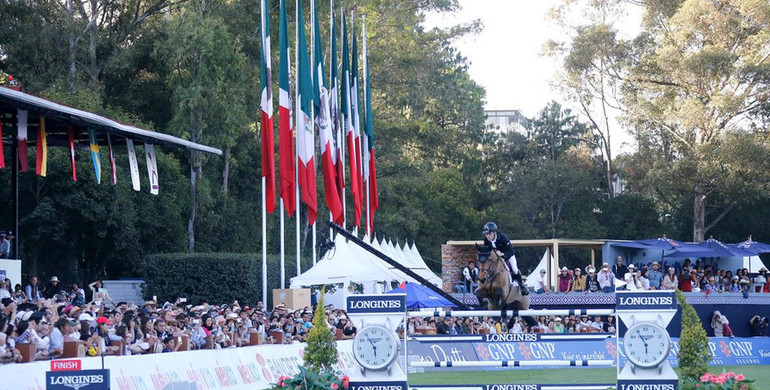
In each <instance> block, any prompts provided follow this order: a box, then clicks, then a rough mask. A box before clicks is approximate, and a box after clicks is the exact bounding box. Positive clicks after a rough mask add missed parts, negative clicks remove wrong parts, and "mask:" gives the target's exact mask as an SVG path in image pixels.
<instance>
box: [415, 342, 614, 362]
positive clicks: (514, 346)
mask: <svg viewBox="0 0 770 390" xmlns="http://www.w3.org/2000/svg"><path fill="white" fill-rule="evenodd" d="M490 336H492V335H490ZM499 336H516V337H515V338H514V339H520V340H521V341H500V340H498V339H497V338H492V339H494V340H495V341H494V342H466V343H458V342H443V341H437V342H429V341H428V340H427V338H426V339H423V340H419V341H411V340H410V341H409V348H408V351H409V361H412V362H413V361H423V362H436V361H509V360H522V361H538V360H542V361H546V360H551V361H553V360H614V359H615V358H616V356H617V355H616V353H617V352H616V351H617V349H616V347H615V339H614V338H606V339H604V340H574V339H556V340H552V341H545V340H540V339H539V338H538V337H533V336H537V335H534V334H532V335H529V334H503V335H499ZM521 336H527V337H521ZM457 369H462V368H457ZM466 369H467V368H466ZM484 369H485V370H500V369H504V368H500V367H488V368H484ZM436 370H446V368H430V367H429V368H425V371H436Z"/></svg>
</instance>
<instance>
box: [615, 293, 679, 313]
mask: <svg viewBox="0 0 770 390" xmlns="http://www.w3.org/2000/svg"><path fill="white" fill-rule="evenodd" d="M615 303H616V305H617V307H616V310H618V311H621V310H623V311H626V310H634V311H638V310H676V308H677V302H676V298H675V296H674V292H673V291H617V292H615Z"/></svg>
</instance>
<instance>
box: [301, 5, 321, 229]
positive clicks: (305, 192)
mask: <svg viewBox="0 0 770 390" xmlns="http://www.w3.org/2000/svg"><path fill="white" fill-rule="evenodd" d="M300 5H301V3H300ZM297 15H298V16H297V30H298V35H299V48H298V49H297V56H298V57H299V69H297V90H298V92H299V107H298V110H297V159H298V164H297V166H298V170H299V172H298V176H299V185H300V188H301V197H302V201H303V202H305V204H306V205H307V214H308V223H309V224H311V225H312V224H313V223H315V220H316V217H317V216H318V202H317V200H316V188H315V157H314V153H313V146H314V143H315V139H314V137H313V124H312V123H311V122H310V110H311V105H312V104H313V79H311V78H310V60H309V59H308V51H307V38H306V37H305V22H304V20H305V19H304V18H303V17H302V7H301V6H300V7H299V8H298V9H297Z"/></svg>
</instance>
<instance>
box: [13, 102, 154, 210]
mask: <svg viewBox="0 0 770 390" xmlns="http://www.w3.org/2000/svg"><path fill="white" fill-rule="evenodd" d="M16 118H17V126H18V127H17V128H18V135H17V140H18V150H19V171H21V172H27V171H28V169H29V166H28V160H29V157H28V155H27V137H28V131H29V124H28V119H29V112H28V111H27V110H22V109H18V111H17V115H16ZM46 127H47V126H46V118H45V117H44V116H42V115H41V116H40V117H39V122H38V128H37V148H36V160H35V174H37V175H38V176H42V177H45V176H46V175H47V174H48V140H49V135H48V132H47V128H46ZM2 137H3V129H2V123H0V139H2ZM67 144H68V146H69V151H70V153H69V154H70V163H71V165H72V180H73V181H78V175H77V167H76V165H75V148H76V141H75V128H74V127H73V126H72V125H70V126H69V127H68V128H67ZM88 144H89V149H90V151H91V160H92V161H93V164H94V174H95V176H96V182H97V183H99V184H101V181H102V166H101V154H100V150H99V138H98V135H97V132H96V131H95V130H93V129H88ZM126 149H127V150H128V161H129V166H130V172H131V185H132V187H133V188H134V190H136V191H139V190H140V189H141V185H140V183H139V164H138V160H137V158H136V150H135V148H134V142H133V140H131V139H129V138H126ZM144 149H145V154H146V160H147V174H148V176H149V179H150V193H151V194H153V195H157V194H158V190H159V184H158V163H157V161H156V159H155V147H154V145H153V144H150V143H145V144H144ZM107 151H108V156H109V160H110V172H111V177H110V178H111V182H112V184H113V185H114V184H117V182H118V176H117V169H116V166H115V154H114V152H113V149H112V136H111V135H110V133H107ZM0 168H5V155H4V154H3V148H0Z"/></svg>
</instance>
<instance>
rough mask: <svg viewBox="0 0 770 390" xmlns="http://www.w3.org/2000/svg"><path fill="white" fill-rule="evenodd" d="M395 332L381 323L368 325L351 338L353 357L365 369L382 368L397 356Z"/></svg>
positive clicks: (375, 369) (397, 343)
mask: <svg viewBox="0 0 770 390" xmlns="http://www.w3.org/2000/svg"><path fill="white" fill-rule="evenodd" d="M398 346H399V341H398V337H397V336H396V333H395V332H393V331H392V330H390V329H388V328H386V327H384V326H382V325H369V326H367V327H365V328H363V329H361V330H360V331H359V332H358V334H357V335H356V337H355V338H354V339H353V357H354V358H355V359H356V361H357V362H358V364H360V365H361V367H363V368H364V369H367V370H373V371H377V370H384V369H386V368H388V367H390V365H391V364H393V362H394V361H395V360H396V358H397V357H398Z"/></svg>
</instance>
